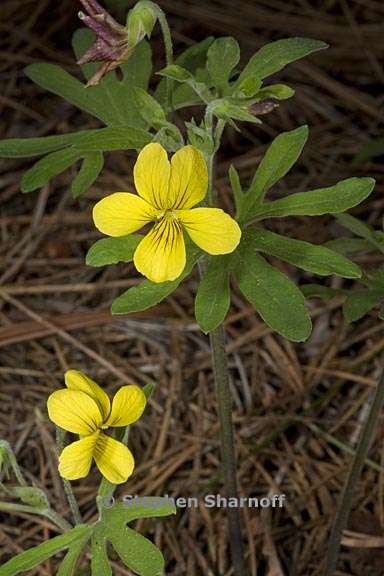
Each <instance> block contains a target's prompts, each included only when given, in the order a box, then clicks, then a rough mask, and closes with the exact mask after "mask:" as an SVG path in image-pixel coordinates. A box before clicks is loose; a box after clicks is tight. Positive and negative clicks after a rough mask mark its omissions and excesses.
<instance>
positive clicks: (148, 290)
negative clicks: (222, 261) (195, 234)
mask: <svg viewBox="0 0 384 576" xmlns="http://www.w3.org/2000/svg"><path fill="white" fill-rule="evenodd" d="M200 255H201V252H200V250H199V249H198V248H197V247H196V246H194V245H189V246H188V249H187V264H186V266H185V269H184V272H183V273H182V275H181V276H179V277H178V278H177V279H176V280H172V281H170V282H161V283H160V284H155V283H154V282H151V281H150V280H144V281H143V282H141V283H140V284H138V285H137V286H133V288H129V289H128V290H127V291H126V292H123V294H121V296H118V297H117V298H116V300H114V302H113V304H112V308H111V311H112V314H129V313H130V312H141V311H142V310H146V309H147V308H151V307H152V306H155V305H156V304H159V302H161V301H162V300H164V298H166V297H167V296H169V295H170V294H172V292H174V291H175V290H176V288H177V287H178V286H179V284H180V283H181V282H182V281H183V280H184V279H185V278H186V277H187V276H189V274H190V273H191V271H192V269H193V267H194V265H195V264H196V262H197V260H198V258H199V256H200Z"/></svg>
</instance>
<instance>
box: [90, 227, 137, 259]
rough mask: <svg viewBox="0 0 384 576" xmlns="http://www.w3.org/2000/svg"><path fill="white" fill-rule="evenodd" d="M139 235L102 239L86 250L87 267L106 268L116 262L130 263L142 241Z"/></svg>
mask: <svg viewBox="0 0 384 576" xmlns="http://www.w3.org/2000/svg"><path fill="white" fill-rule="evenodd" d="M142 238H143V237H142V236H140V235H139V234H129V235H128V236H120V237H119V238H102V239H101V240H97V242H95V243H94V244H93V245H92V246H91V247H90V249H89V250H88V253H87V256H86V259H85V262H86V264H87V266H106V265H107V264H117V263H118V262H132V260H133V255H134V253H135V250H136V248H137V246H138V244H139V242H140V240H142Z"/></svg>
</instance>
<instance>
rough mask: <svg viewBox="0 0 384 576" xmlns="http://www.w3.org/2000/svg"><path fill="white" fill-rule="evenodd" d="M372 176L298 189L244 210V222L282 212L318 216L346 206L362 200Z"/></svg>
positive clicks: (336, 211)
mask: <svg viewBox="0 0 384 576" xmlns="http://www.w3.org/2000/svg"><path fill="white" fill-rule="evenodd" d="M374 185H375V181H374V180H373V178H348V179H347V180H342V181H341V182H338V183H337V184H336V185H335V186H330V187H329V188H318V189H317V190H310V191H309V192H298V193H297V194H291V195H290V196H288V197H287V198H281V199H280V200H275V201H274V202H265V203H264V204H260V205H259V206H257V207H256V208H255V209H254V210H253V212H252V213H251V214H248V218H247V223H249V222H251V221H253V220H262V219H264V218H281V217H283V216H321V215H322V214H336V213H338V212H344V210H349V209H350V208H353V207H354V206H357V204H360V202H362V201H363V200H365V199H366V198H367V197H368V196H369V195H370V193H371V192H372V190H373V187H374Z"/></svg>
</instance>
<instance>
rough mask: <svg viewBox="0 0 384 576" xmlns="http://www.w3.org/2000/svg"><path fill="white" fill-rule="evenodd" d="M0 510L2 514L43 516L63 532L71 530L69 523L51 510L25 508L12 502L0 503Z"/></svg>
mask: <svg viewBox="0 0 384 576" xmlns="http://www.w3.org/2000/svg"><path fill="white" fill-rule="evenodd" d="M0 510H1V511H3V512H9V513H12V512H16V513H17V512H21V513H24V514H38V515H39V516H45V517H46V518H48V519H49V520H51V522H53V524H56V526H58V527H59V528H61V530H62V531H63V532H68V530H71V529H72V526H71V524H70V523H69V522H67V521H66V520H65V519H64V518H62V517H61V516H60V514H58V513H57V512H55V511H54V510H52V509H50V508H49V509H48V510H41V509H39V508H35V507H34V506H27V505H26V504H14V503H13V502H0Z"/></svg>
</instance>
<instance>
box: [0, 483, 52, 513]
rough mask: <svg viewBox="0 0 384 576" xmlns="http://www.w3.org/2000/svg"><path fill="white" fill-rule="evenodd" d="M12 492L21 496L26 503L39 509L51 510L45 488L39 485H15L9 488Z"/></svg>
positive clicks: (18, 496) (16, 495)
mask: <svg viewBox="0 0 384 576" xmlns="http://www.w3.org/2000/svg"><path fill="white" fill-rule="evenodd" d="M9 490H10V492H11V493H12V494H13V496H15V497H16V498H19V499H20V500H21V501H22V502H24V504H28V505H29V506H33V507H34V508H36V509H38V510H49V502H48V499H47V495H46V493H45V492H44V490H41V489H40V488H37V486H14V487H11V488H9Z"/></svg>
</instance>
